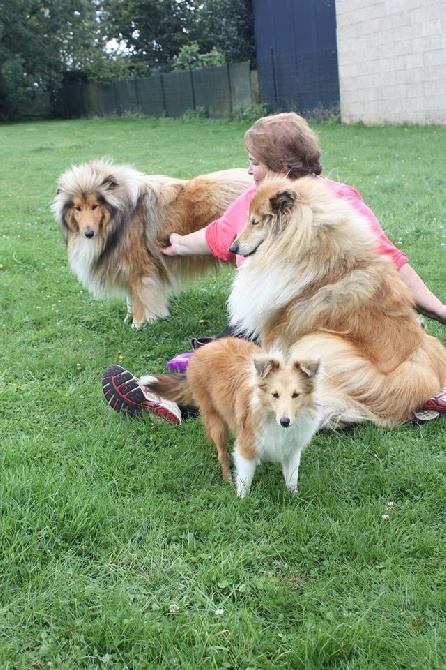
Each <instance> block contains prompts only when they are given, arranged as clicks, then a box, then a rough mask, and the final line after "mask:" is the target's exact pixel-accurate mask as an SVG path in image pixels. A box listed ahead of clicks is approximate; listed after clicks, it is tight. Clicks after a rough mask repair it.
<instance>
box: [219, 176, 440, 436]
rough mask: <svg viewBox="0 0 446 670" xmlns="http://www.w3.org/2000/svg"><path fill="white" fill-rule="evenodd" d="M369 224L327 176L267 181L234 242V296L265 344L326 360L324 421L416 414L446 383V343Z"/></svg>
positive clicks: (236, 318) (237, 317)
mask: <svg viewBox="0 0 446 670" xmlns="http://www.w3.org/2000/svg"><path fill="white" fill-rule="evenodd" d="M375 248H376V240H375V237H374V235H373V233H372V232H371V230H370V228H369V226H368V224H367V222H366V221H364V220H363V219H362V218H361V217H360V216H359V215H358V214H357V213H356V212H355V211H354V210H353V209H352V207H351V205H349V203H348V202H346V201H345V200H344V199H340V198H336V197H335V196H334V195H333V194H332V193H331V192H330V191H329V190H328V189H327V187H326V186H325V185H324V183H323V180H322V179H318V178H316V177H303V178H302V179H298V180H297V181H294V182H291V181H289V180H288V179H283V178H275V179H271V180H269V181H265V182H264V183H263V184H261V186H260V187H259V189H258V190H257V192H256V193H255V195H254V197H253V199H252V201H251V204H250V213H249V219H248V222H247V224H246V226H245V228H244V229H243V230H242V231H241V233H240V234H239V236H238V237H237V238H236V239H235V241H234V243H233V244H232V246H231V250H232V251H233V252H234V253H237V254H241V255H242V256H246V257H248V258H247V260H246V261H245V263H244V264H243V265H242V266H241V267H240V269H239V270H238V271H237V275H236V278H235V281H234V284H233V287H232V291H231V295H230V297H229V301H228V307H229V312H230V317H231V322H232V324H233V325H234V326H236V327H238V328H240V329H241V330H244V331H247V332H253V333H254V334H255V335H257V336H259V337H260V341H261V343H262V346H263V347H265V348H267V349H270V348H274V349H279V350H281V351H282V352H284V353H285V355H292V356H297V357H298V359H304V360H305V359H307V358H310V359H311V358H313V357H317V358H320V361H321V374H320V377H321V378H320V401H321V411H322V414H323V425H325V426H327V427H335V426H337V425H343V424H348V423H357V422H361V421H371V422H373V423H376V424H378V425H383V426H393V425H396V424H399V423H402V422H405V421H408V420H410V419H411V418H413V412H414V411H416V409H417V408H418V407H420V405H422V404H423V403H424V402H425V401H426V400H427V399H428V398H430V397H431V396H432V395H433V394H434V393H436V392H437V391H438V389H439V388H441V387H442V386H444V385H445V383H446V350H445V348H444V347H443V346H442V344H441V343H440V341H439V340H437V339H436V338H434V337H431V336H429V335H428V334H427V333H426V331H425V330H424V329H423V328H422V327H421V325H420V323H419V322H418V320H417V318H416V315H415V313H414V309H413V308H414V304H413V299H412V296H411V293H410V291H409V288H408V287H407V286H406V284H405V283H404V282H403V280H402V279H401V277H400V275H399V273H398V271H397V270H396V269H395V267H394V266H393V264H392V262H391V261H390V260H389V259H388V258H387V257H384V256H381V255H379V254H377V253H375Z"/></svg>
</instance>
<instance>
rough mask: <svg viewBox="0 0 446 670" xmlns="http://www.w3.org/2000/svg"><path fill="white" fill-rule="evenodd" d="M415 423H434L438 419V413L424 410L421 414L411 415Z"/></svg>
mask: <svg viewBox="0 0 446 670" xmlns="http://www.w3.org/2000/svg"><path fill="white" fill-rule="evenodd" d="M413 415H414V418H415V422H416V423H419V424H423V423H428V422H429V421H435V420H436V419H438V418H439V416H440V413H439V412H436V411H434V410H430V409H426V410H422V411H421V412H414V413H413Z"/></svg>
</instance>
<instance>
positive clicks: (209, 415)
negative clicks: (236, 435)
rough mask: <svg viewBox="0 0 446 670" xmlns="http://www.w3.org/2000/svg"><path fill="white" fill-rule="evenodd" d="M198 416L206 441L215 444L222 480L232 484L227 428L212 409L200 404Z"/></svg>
mask: <svg viewBox="0 0 446 670" xmlns="http://www.w3.org/2000/svg"><path fill="white" fill-rule="evenodd" d="M200 414H201V418H202V421H203V424H204V428H205V431H206V435H207V437H208V439H209V440H210V441H211V442H213V443H214V444H215V447H216V449H217V457H218V462H219V463H220V468H221V474H222V475H223V479H224V480H225V481H226V482H232V477H231V468H230V466H229V454H228V439H229V430H228V427H227V425H226V423H225V422H224V421H223V420H222V418H221V417H220V415H219V414H218V412H216V411H215V410H214V409H210V408H209V407H208V406H207V407H203V403H200Z"/></svg>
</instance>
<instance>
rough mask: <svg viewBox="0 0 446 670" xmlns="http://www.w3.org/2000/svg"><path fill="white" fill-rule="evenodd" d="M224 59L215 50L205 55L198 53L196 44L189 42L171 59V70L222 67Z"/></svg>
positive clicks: (198, 49)
mask: <svg viewBox="0 0 446 670" xmlns="http://www.w3.org/2000/svg"><path fill="white" fill-rule="evenodd" d="M225 62H226V61H225V57H224V56H223V54H221V53H219V52H218V51H217V50H216V49H211V51H209V52H208V53H206V54H201V53H200V48H199V46H198V43H197V42H191V43H190V44H186V45H185V46H184V47H181V49H180V53H179V54H178V56H174V57H173V64H172V69H173V70H198V69H199V68H201V67H211V66H213V65H224V64H225Z"/></svg>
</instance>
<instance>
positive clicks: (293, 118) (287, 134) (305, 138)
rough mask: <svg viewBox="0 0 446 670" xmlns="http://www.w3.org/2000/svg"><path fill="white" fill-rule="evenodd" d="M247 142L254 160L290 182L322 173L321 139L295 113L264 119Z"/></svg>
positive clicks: (249, 135)
mask: <svg viewBox="0 0 446 670" xmlns="http://www.w3.org/2000/svg"><path fill="white" fill-rule="evenodd" d="M244 140H245V147H246V148H247V150H248V151H249V152H250V153H251V154H252V156H253V157H254V158H255V159H257V160H258V161H260V162H262V163H264V164H265V165H266V166H267V167H268V168H269V169H270V170H271V171H272V172H277V173H284V174H287V176H288V177H290V179H298V178H299V177H303V176H304V175H308V174H315V175H318V174H321V172H322V166H321V164H320V163H319V160H320V157H321V149H320V145H319V140H318V137H317V135H316V133H314V132H313V131H312V130H311V128H310V127H309V125H308V123H307V122H306V121H305V119H303V118H302V117H301V116H299V115H298V114H295V113H294V112H285V113H283V114H274V115H273V116H263V117H262V118H261V119H258V120H257V121H256V122H255V123H254V124H253V125H252V126H251V128H249V130H247V131H246V133H245V138H244Z"/></svg>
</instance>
